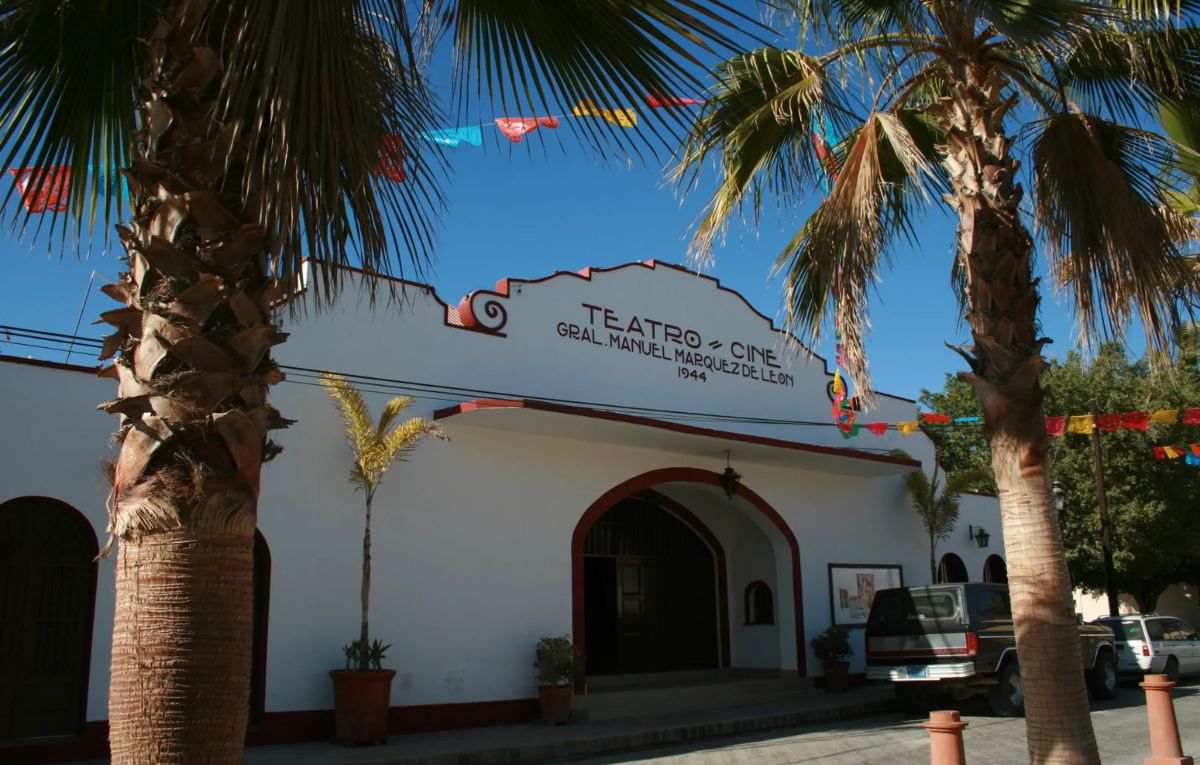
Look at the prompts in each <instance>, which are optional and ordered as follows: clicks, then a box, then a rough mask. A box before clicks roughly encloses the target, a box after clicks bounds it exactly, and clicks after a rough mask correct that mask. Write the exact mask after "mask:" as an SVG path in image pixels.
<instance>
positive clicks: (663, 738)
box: [346, 699, 895, 765]
mask: <svg viewBox="0 0 1200 765" xmlns="http://www.w3.org/2000/svg"><path fill="white" fill-rule="evenodd" d="M894 704H895V702H894V701H893V700H892V699H880V700H877V701H863V702H858V703H855V704H847V705H845V706H840V707H832V708H829V707H827V708H822V709H806V710H798V711H794V712H780V713H774V714H766V715H759V716H754V717H745V718H741V719H733V720H718V721H714V722H707V723H699V724H692V725H687V724H683V725H665V726H663V727H660V728H653V729H650V730H643V731H637V732H635V733H614V734H608V735H603V734H602V735H596V736H591V737H584V736H581V737H580V738H578V739H574V740H568V741H553V742H545V743H534V744H527V745H522V746H515V747H496V748H490V749H476V750H464V751H458V752H443V753H439V754H428V755H414V756H401V757H389V758H382V759H379V760H359V759H356V760H354V761H353V763H349V762H347V763H346V765H504V764H505V763H529V762H537V761H545V760H556V759H562V758H571V757H576V758H577V757H587V756H596V755H601V754H609V753H613V752H629V751H633V750H637V749H647V748H653V747H660V746H669V745H672V744H682V743H687V742H690V741H704V740H708V739H716V738H725V737H728V736H736V735H740V734H743V733H754V732H757V731H764V730H771V729H773V728H790V727H796V726H800V725H810V724H813V723H824V722H832V721H835V720H848V719H851V718H854V717H865V716H867V715H873V714H880V713H883V712H890V711H892V709H893V708H894ZM581 733H583V731H581Z"/></svg>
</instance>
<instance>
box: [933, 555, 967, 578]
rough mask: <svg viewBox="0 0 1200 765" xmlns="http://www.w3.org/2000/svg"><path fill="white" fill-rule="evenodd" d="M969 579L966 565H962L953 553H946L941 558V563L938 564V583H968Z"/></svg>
mask: <svg viewBox="0 0 1200 765" xmlns="http://www.w3.org/2000/svg"><path fill="white" fill-rule="evenodd" d="M969 581H971V577H970V575H969V574H967V565H966V564H965V563H963V560H962V558H960V557H958V556H957V555H955V554H954V553H946V554H945V555H943V556H942V562H941V563H940V564H938V582H939V583H945V582H969Z"/></svg>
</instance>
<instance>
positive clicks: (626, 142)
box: [0, 0, 745, 763]
mask: <svg viewBox="0 0 1200 765" xmlns="http://www.w3.org/2000/svg"><path fill="white" fill-rule="evenodd" d="M411 5H412V7H411V8H410V4H409V3H405V2H400V1H399V0H393V1H391V2H389V1H388V0H322V1H321V2H315V1H314V2H286V1H285V0H157V1H155V0H103V1H98V2H79V3H63V2H59V0H22V2H9V3H5V4H4V6H3V8H2V9H0V115H3V117H2V118H0V149H2V151H0V154H2V155H3V157H4V161H5V164H6V166H8V167H13V166H15V167H20V168H58V167H64V166H66V167H69V168H70V169H71V171H72V175H71V185H70V197H69V199H70V209H69V212H68V214H66V215H62V216H60V217H58V218H56V219H53V220H54V222H53V223H51V225H50V231H49V233H50V234H52V235H53V236H54V238H55V239H56V240H58V241H60V242H62V246H63V248H64V249H66V248H67V247H73V246H74V245H75V244H77V243H79V242H80V240H81V239H82V238H84V237H87V236H89V234H88V233H87V231H90V230H91V227H92V225H93V224H94V223H95V221H96V219H97V218H99V219H100V220H101V221H102V222H103V223H104V224H106V225H107V224H108V223H109V222H110V221H112V220H113V219H114V218H115V217H116V216H117V215H123V216H127V217H128V220H127V222H126V223H124V224H122V225H120V226H117V233H118V235H119V238H120V241H121V244H122V246H123V248H124V253H125V254H124V258H125V261H126V263H127V265H128V272H127V273H124V274H122V275H121V277H120V279H119V281H118V282H116V283H114V284H111V285H107V286H106V287H104V291H105V292H106V293H107V294H108V295H109V296H111V297H112V298H114V299H116V300H117V301H118V302H119V303H120V304H121V307H119V308H117V309H115V310H111V311H108V312H106V313H104V314H103V315H102V317H101V318H102V319H103V320H104V321H105V322H107V323H109V324H111V325H112V326H113V327H114V328H115V331H114V332H113V334H111V335H110V336H109V337H108V338H107V339H106V342H105V346H104V351H103V354H102V357H103V358H110V357H113V356H115V357H116V359H115V363H113V364H112V366H111V367H109V369H108V372H107V374H108V376H110V377H112V378H114V379H115V380H116V381H117V384H118V388H117V396H116V398H115V399H114V400H112V401H110V402H107V403H105V404H103V405H102V408H103V409H104V410H106V411H108V412H112V413H116V414H118V415H120V429H119V431H118V433H117V435H116V442H117V443H118V444H119V454H118V456H117V459H116V461H115V464H114V466H113V471H112V491H111V494H110V496H109V502H108V505H109V533H110V542H109V546H111V544H112V542H113V541H114V540H115V541H118V542H119V553H118V554H119V558H118V563H117V567H116V571H117V579H116V590H117V594H116V615H115V623H114V628H113V641H112V670H111V684H110V692H109V740H110V746H111V750H112V759H113V762H114V763H134V762H139V763H179V762H189V763H218V762H221V763H234V762H240V761H241V753H242V748H243V739H244V735H245V729H246V720H247V710H248V706H249V668H250V645H251V611H252V609H251V596H252V586H251V582H252V563H251V551H252V542H253V534H254V528H255V524H256V514H257V499H258V493H259V478H260V471H261V466H262V464H263V462H264V461H265V460H268V459H270V458H271V457H273V456H274V455H275V454H276V453H278V452H279V447H278V446H277V445H276V444H275V443H273V442H272V441H270V440H269V438H268V433H269V432H270V431H271V430H273V429H276V428H280V427H284V426H285V425H286V424H287V421H286V420H284V419H283V418H282V416H281V415H280V413H279V412H278V411H276V410H275V409H274V408H273V407H272V406H271V405H270V404H269V403H268V400H267V399H268V397H267V394H268V390H269V388H270V386H272V385H275V384H277V383H279V382H280V381H282V380H283V377H284V376H283V374H282V373H281V371H280V370H279V367H278V366H277V365H276V363H275V362H274V361H273V360H272V357H271V348H273V347H274V346H276V345H278V344H279V343H281V342H283V341H284V339H285V337H286V335H285V334H284V333H283V332H281V331H280V330H279V328H278V327H276V325H275V324H274V321H273V316H274V313H273V312H274V311H275V309H276V307H277V306H278V305H279V301H280V299H281V297H283V296H285V294H287V293H290V292H292V291H293V290H294V288H295V287H296V285H297V284H298V277H299V275H300V274H301V268H302V267H301V263H302V260H303V259H305V258H310V259H311V261H310V262H311V269H312V276H311V278H310V279H309V280H308V282H307V287H306V291H307V295H306V297H305V298H303V299H304V300H306V301H309V302H310V304H311V301H318V302H319V301H324V300H329V299H331V298H332V297H333V296H334V295H335V294H336V293H337V292H338V290H339V288H341V287H342V285H343V278H342V271H341V270H340V269H339V266H341V265H345V264H354V265H357V266H359V267H361V268H362V269H364V270H365V271H368V272H371V273H377V274H384V275H387V274H389V273H393V272H399V271H402V270H403V269H404V267H405V266H406V265H407V266H408V267H409V268H415V269H418V270H419V269H420V267H421V266H422V264H424V263H425V262H427V260H428V258H429V257H430V254H431V252H432V248H433V240H434V234H435V232H436V229H437V226H438V218H439V213H440V211H441V203H442V196H441V192H440V185H439V183H440V181H441V180H442V179H443V176H444V175H445V170H446V169H447V168H446V163H445V161H444V159H443V158H442V157H441V155H440V154H438V152H437V150H436V149H435V148H433V146H432V144H428V143H427V142H425V141H422V140H420V139H419V138H418V137H417V135H418V133H419V132H421V131H423V130H427V129H431V128H436V127H439V126H440V124H439V121H440V119H441V116H440V115H441V110H440V107H439V106H438V99H437V98H436V97H435V93H434V92H433V91H432V90H431V89H430V87H429V85H428V84H427V82H426V78H425V69H426V66H427V64H428V62H429V61H430V60H432V59H431V58H430V56H429V51H430V50H431V47H432V45H433V44H434V43H436V42H437V41H438V40H439V39H444V38H445V39H448V40H449V44H450V45H451V46H452V47H453V48H454V51H453V53H454V56H453V61H454V62H455V66H456V67H457V68H456V70H455V72H454V80H455V82H456V89H457V91H458V92H459V93H460V94H461V95H462V96H463V98H462V99H460V103H462V104H463V105H464V107H463V108H465V104H466V97H467V96H470V95H473V94H477V93H479V94H483V95H484V96H485V97H487V98H492V99H493V100H494V101H495V107H496V108H497V109H507V108H510V107H511V108H515V109H518V110H522V111H523V110H525V109H531V110H538V113H542V114H544V113H547V112H548V110H549V109H550V108H552V107H553V106H554V105H559V104H561V103H567V104H571V103H575V102H577V101H580V100H583V99H591V100H594V101H596V102H597V103H602V104H605V103H612V102H614V101H623V102H626V103H628V102H631V101H633V100H634V99H635V98H640V97H641V95H642V94H646V93H665V94H671V93H676V92H680V91H689V90H693V89H696V88H698V87H699V83H698V81H697V79H696V77H697V75H696V74H695V72H696V70H697V68H698V67H697V66H696V64H697V61H698V59H697V58H696V57H697V56H699V55H705V54H706V52H712V51H720V52H721V53H722V54H725V53H728V52H731V51H733V50H736V49H737V44H736V43H735V41H734V39H733V37H740V36H741V35H740V32H739V30H738V26H737V25H740V24H741V23H742V22H743V21H745V18H744V17H741V16H738V15H736V14H735V13H733V12H732V11H728V10H727V9H725V8H724V6H723V4H721V3H720V2H718V0H703V1H702V2H696V1H693V0H627V1H621V0H609V1H607V2H559V1H554V2H524V3H512V2H509V3H493V2H472V1H470V0H458V1H457V2H453V1H451V0H425V1H424V2H421V3H415V4H411ZM731 35H732V37H731ZM473 80H478V84H477V83H476V82H474V81H473ZM493 96H495V98H493ZM551 99H557V100H556V101H555V103H554V104H551V103H550V101H551ZM679 111H680V110H670V109H666V110H657V111H655V112H654V113H648V114H646V115H645V119H646V122H645V123H644V124H645V125H649V126H650V127H651V129H650V130H638V131H624V132H623V131H621V130H619V129H616V128H615V127H614V126H610V125H607V123H605V122H603V121H602V120H595V121H592V122H594V123H595V124H594V125H593V124H592V122H585V121H578V122H577V123H573V124H576V129H577V132H578V133H580V135H581V138H582V139H583V140H584V141H585V142H586V143H587V144H588V145H590V146H592V147H594V148H596V149H598V150H603V149H604V148H605V147H606V146H614V145H615V146H618V147H620V148H622V149H623V150H625V151H631V152H638V153H643V152H646V151H652V150H653V149H655V148H656V147H661V146H670V145H671V136H672V135H673V134H674V132H675V130H674V129H675V128H677V127H678V126H680V125H681V124H682V120H683V117H682V115H681V114H679V113H678V112H679ZM517 113H521V112H517ZM51 172H55V171H53V170H52V171H51ZM398 181H399V182H398ZM36 182H37V178H35V179H34V185H35V186H36ZM125 185H127V189H128V192H127V193H125V190H124V187H125ZM12 197H13V194H12V193H11V192H10V193H9V195H8V197H6V204H10V205H11V204H12V203H13V202H14V199H13V198H12ZM31 220H32V219H31V218H30V217H29V216H28V214H26V215H25V216H24V217H23V218H22V219H20V221H19V222H20V223H21V226H22V230H24V229H25V228H27V227H28V225H29V224H30V222H31ZM44 220H45V219H44V218H39V219H38V221H39V224H38V225H39V226H40V225H41V222H42V221H44ZM85 226H87V229H85ZM366 287H367V289H369V290H370V291H371V296H372V297H374V296H375V294H376V291H377V286H376V282H375V281H374V280H367V281H366ZM300 302H301V298H299V297H297V298H296V299H295V300H293V301H292V302H291V304H290V305H292V306H293V308H295V307H296V306H297V305H299V304H300Z"/></svg>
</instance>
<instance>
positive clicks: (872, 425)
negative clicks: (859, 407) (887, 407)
mask: <svg viewBox="0 0 1200 765" xmlns="http://www.w3.org/2000/svg"><path fill="white" fill-rule="evenodd" d="M864 427H866V429H867V430H869V431H871V432H872V433H874V434H875V435H877V436H882V435H883V434H884V433H886V432H887V423H886V422H868V423H867V424H866V425H865V426H864Z"/></svg>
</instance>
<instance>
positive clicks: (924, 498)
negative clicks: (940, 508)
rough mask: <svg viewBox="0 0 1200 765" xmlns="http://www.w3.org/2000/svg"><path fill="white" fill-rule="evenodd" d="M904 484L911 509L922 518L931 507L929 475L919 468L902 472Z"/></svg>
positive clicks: (931, 487) (931, 493) (931, 486)
mask: <svg viewBox="0 0 1200 765" xmlns="http://www.w3.org/2000/svg"><path fill="white" fill-rule="evenodd" d="M904 485H905V487H906V488H907V489H908V495H909V499H910V500H912V506H913V509H914V510H916V511H917V512H918V513H919V514H921V517H922V518H924V517H925V516H926V515H927V514H928V513H929V510H930V508H931V507H933V484H931V483H930V482H929V476H927V475H925V471H924V470H921V469H919V468H918V469H917V470H910V471H908V472H907V473H905V474H904Z"/></svg>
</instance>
